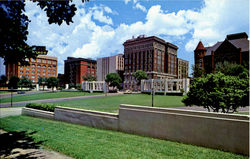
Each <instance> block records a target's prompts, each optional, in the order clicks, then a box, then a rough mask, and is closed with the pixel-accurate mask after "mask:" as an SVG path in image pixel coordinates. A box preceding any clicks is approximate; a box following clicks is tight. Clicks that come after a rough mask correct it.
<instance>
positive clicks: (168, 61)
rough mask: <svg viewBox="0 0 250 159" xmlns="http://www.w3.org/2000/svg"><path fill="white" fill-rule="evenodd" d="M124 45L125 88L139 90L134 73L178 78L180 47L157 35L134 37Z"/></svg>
mask: <svg viewBox="0 0 250 159" xmlns="http://www.w3.org/2000/svg"><path fill="white" fill-rule="evenodd" d="M123 45H124V57H125V59H124V60H125V63H124V89H132V90H138V89H139V88H140V86H138V85H137V82H136V80H135V78H134V76H133V74H134V73H135V72H136V71H137V70H143V71H145V72H146V73H147V75H148V77H149V79H164V78H177V73H178V68H177V65H178V64H177V62H178V61H177V50H178V47H177V46H176V45H174V44H171V43H169V42H165V41H164V40H163V39H160V38H158V37H156V36H150V37H146V36H145V35H141V36H138V37H137V38H134V37H133V38H132V39H129V40H127V41H125V42H124V43H123Z"/></svg>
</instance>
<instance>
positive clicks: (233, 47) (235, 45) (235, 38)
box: [194, 32, 249, 73]
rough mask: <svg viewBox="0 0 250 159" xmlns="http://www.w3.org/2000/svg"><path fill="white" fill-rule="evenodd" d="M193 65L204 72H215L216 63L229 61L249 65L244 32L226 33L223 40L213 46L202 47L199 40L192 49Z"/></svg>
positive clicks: (247, 41) (247, 44)
mask: <svg viewBox="0 0 250 159" xmlns="http://www.w3.org/2000/svg"><path fill="white" fill-rule="evenodd" d="M194 60H195V67H200V68H202V69H204V70H205V72H206V73H211V72H215V70H216V64H218V63H223V62H224V61H227V62H229V63H236V64H245V65H248V66H249V40H248V36H247V34H246V33H245V32H243V33H237V34H230V35H227V37H226V39H225V40H224V41H220V42H217V43H216V44H214V45H213V46H210V47H204V46H203V44H202V42H201V41H200V42H199V43H198V45H197V47H196V49H195V50H194Z"/></svg>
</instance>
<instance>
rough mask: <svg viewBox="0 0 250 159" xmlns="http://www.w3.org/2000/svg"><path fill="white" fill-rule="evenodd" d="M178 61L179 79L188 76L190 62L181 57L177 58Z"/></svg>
mask: <svg viewBox="0 0 250 159" xmlns="http://www.w3.org/2000/svg"><path fill="white" fill-rule="evenodd" d="M177 63H178V71H177V72H178V73H177V75H178V79H183V78H188V71H189V62H188V61H186V60H183V59H180V58H177Z"/></svg>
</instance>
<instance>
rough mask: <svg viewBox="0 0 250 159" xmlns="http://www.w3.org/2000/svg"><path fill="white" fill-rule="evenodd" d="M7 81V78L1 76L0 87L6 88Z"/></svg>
mask: <svg viewBox="0 0 250 159" xmlns="http://www.w3.org/2000/svg"><path fill="white" fill-rule="evenodd" d="M7 81H8V78H7V76H5V75H2V76H1V77H0V86H3V87H4V86H6V82H7Z"/></svg>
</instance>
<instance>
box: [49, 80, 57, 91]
mask: <svg viewBox="0 0 250 159" xmlns="http://www.w3.org/2000/svg"><path fill="white" fill-rule="evenodd" d="M47 83H48V87H49V88H52V91H54V88H55V87H57V86H58V84H59V80H58V79H57V78H56V77H49V78H48V79H47Z"/></svg>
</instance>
